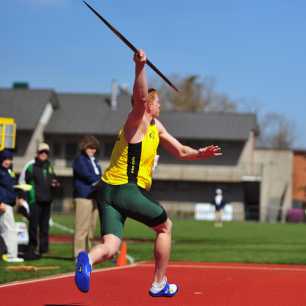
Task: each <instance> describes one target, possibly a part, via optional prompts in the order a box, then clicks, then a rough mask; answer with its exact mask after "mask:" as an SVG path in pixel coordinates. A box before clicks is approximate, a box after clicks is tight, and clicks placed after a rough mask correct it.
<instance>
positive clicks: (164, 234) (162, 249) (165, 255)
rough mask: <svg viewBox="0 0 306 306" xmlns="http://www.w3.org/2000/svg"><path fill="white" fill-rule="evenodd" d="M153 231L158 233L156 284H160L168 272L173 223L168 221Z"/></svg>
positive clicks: (156, 243) (155, 251)
mask: <svg viewBox="0 0 306 306" xmlns="http://www.w3.org/2000/svg"><path fill="white" fill-rule="evenodd" d="M153 229H154V231H155V232H156V239H155V246H154V257H155V270H154V282H157V283H160V282H162V281H163V279H164V278H165V276H166V270H167V266H168V262H169V257H170V252H171V233H172V222H171V220H170V219H167V220H166V222H165V223H163V224H160V225H158V226H156V227H154V228H153Z"/></svg>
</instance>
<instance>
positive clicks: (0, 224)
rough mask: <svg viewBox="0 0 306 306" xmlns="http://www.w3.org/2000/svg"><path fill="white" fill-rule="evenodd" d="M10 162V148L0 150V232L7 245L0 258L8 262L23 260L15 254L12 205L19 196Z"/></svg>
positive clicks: (14, 227)
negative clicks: (5, 251) (4, 252)
mask: <svg viewBox="0 0 306 306" xmlns="http://www.w3.org/2000/svg"><path fill="white" fill-rule="evenodd" d="M12 162H13V153H12V152H11V151H10V150H3V151H1V152H0V234H1V236H2V238H3V240H4V242H5V245H6V247H7V254H5V255H3V256H2V259H3V260H4V261H7V262H10V263H13V262H22V261H23V259H22V258H18V256H17V255H18V236H17V228H16V223H15V218H14V210H13V207H14V206H15V204H17V205H19V202H20V201H21V198H19V197H18V194H17V192H16V190H15V189H14V186H15V185H16V177H15V174H14V172H13V171H12Z"/></svg>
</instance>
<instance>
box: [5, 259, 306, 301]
mask: <svg viewBox="0 0 306 306" xmlns="http://www.w3.org/2000/svg"><path fill="white" fill-rule="evenodd" d="M152 272H153V265H152V264H136V265H134V266H125V267H123V268H114V269H104V270H100V271H97V272H95V273H93V275H92V287H91V290H90V292H89V293H87V294H83V293H81V292H79V291H78V290H77V289H76V288H75V286H74V282H73V276H72V275H66V276H65V275H64V276H61V277H60V278H55V279H43V280H35V281H28V282H19V283H13V284H8V285H2V286H0V305H1V306H52V305H53V306H64V305H66V306H68V305H75V306H76V305H79V306H80V305H82V306H83V305H84V306H85V305H86V306H87V305H88V306H123V305H128V306H151V305H152V306H153V305H154V306H155V305H175V306H195V305H197V306H200V305H201V306H202V305H208V306H215V305H216V306H217V305H218V306H225V305H226V306H255V305H256V306H259V305H260V306H265V305H269V306H305V305H306V267H303V266H286V265H279V266H277V265H246V264H243V265H242V264H206V263H205V264H204V263H172V264H171V265H170V266H169V270H168V277H169V280H170V281H175V282H177V283H178V284H179V286H180V291H179V293H178V295H177V296H176V297H174V298H151V297H150V296H149V295H148V294H147V291H148V288H149V286H150V283H151V276H152Z"/></svg>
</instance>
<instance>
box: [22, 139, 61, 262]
mask: <svg viewBox="0 0 306 306" xmlns="http://www.w3.org/2000/svg"><path fill="white" fill-rule="evenodd" d="M49 152H50V148H49V145H48V144H46V143H41V144H39V146H38V150H37V154H36V157H35V160H32V161H30V162H28V163H27V164H26V165H25V167H24V170H23V171H22V173H21V176H20V180H19V183H21V184H22V183H27V184H30V185H32V187H33V188H32V190H31V191H30V192H29V193H28V200H29V203H30V216H29V250H28V254H27V255H26V256H27V258H28V259H33V258H36V257H39V256H40V255H42V254H44V253H47V252H48V251H49V219H50V213H51V202H52V198H53V195H52V194H53V191H54V188H57V187H59V182H58V180H57V179H56V176H55V173H54V170H53V166H52V165H51V163H50V161H49ZM38 230H39V239H38ZM38 240H39V241H38ZM37 248H38V249H37Z"/></svg>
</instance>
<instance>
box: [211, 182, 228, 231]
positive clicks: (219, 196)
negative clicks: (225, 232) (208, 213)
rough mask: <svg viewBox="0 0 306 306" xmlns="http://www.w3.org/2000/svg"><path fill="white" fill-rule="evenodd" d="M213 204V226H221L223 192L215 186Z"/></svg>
mask: <svg viewBox="0 0 306 306" xmlns="http://www.w3.org/2000/svg"><path fill="white" fill-rule="evenodd" d="M212 202H213V205H214V206H215V226H216V227H222V226H223V223H222V216H223V209H224V206H225V204H226V203H225V201H224V199H223V192H222V189H220V188H217V189H216V192H215V196H214V198H213V201H212Z"/></svg>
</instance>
